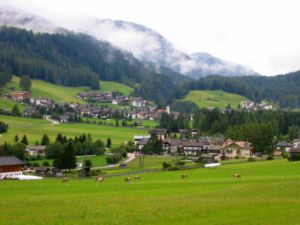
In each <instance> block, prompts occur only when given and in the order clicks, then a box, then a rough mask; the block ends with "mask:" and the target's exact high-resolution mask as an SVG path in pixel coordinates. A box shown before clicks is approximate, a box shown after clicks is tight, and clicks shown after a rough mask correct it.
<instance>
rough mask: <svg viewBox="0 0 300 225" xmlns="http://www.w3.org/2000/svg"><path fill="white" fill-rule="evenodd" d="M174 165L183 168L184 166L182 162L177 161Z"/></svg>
mask: <svg viewBox="0 0 300 225" xmlns="http://www.w3.org/2000/svg"><path fill="white" fill-rule="evenodd" d="M175 165H176V166H180V167H183V166H185V162H184V161H177V162H176V163H175Z"/></svg>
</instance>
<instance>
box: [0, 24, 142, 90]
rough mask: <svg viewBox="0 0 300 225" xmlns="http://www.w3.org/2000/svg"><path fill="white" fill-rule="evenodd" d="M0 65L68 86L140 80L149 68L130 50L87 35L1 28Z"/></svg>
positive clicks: (19, 72)
mask: <svg viewBox="0 0 300 225" xmlns="http://www.w3.org/2000/svg"><path fill="white" fill-rule="evenodd" d="M0 46H1V52H0V64H1V65H5V66H6V67H8V68H9V69H11V72H12V73H14V74H16V75H29V76H30V77H32V78H38V79H42V80H45V81H49V82H52V83H56V84H61V85H67V86H79V85H81V86H82V85H87V86H90V87H91V88H93V89H97V88H98V87H97V85H98V81H99V79H101V80H111V81H117V82H123V83H127V84H131V85H132V84H134V83H140V82H141V81H142V80H143V79H144V76H145V75H146V73H147V70H146V68H144V66H143V64H141V63H140V62H139V61H138V60H136V59H135V58H134V57H132V56H131V55H130V54H129V53H125V52H122V51H120V50H118V49H116V48H113V47H112V46H111V45H110V44H109V43H106V42H100V41H97V40H95V39H94V38H92V37H90V36H87V35H84V34H74V33H65V34H46V33H33V32H30V31H26V30H23V29H18V28H11V27H10V28H8V27H3V28H1V29H0Z"/></svg>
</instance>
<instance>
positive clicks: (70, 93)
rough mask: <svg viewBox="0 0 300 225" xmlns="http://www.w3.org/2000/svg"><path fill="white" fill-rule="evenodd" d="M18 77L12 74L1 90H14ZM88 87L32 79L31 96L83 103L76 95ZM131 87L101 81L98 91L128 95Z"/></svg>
mask: <svg viewBox="0 0 300 225" xmlns="http://www.w3.org/2000/svg"><path fill="white" fill-rule="evenodd" d="M19 82H20V78H19V77H17V76H14V77H13V79H12V81H11V82H10V83H8V84H7V85H6V88H4V89H3V90H2V92H4V93H5V92H6V93H7V92H10V90H9V88H11V87H14V88H15V89H16V90H20V88H19ZM89 90H90V89H89V88H88V87H65V86H59V85H55V84H51V83H48V82H45V81H42V80H32V87H31V91H32V95H33V97H48V98H50V99H53V100H54V101H56V102H78V103H84V101H83V100H81V99H79V98H77V97H76V95H77V94H78V93H81V92H87V91H89ZM132 90H133V89H132V88H130V87H128V86H126V85H124V84H119V83H115V82H108V81H101V82H100V91H101V92H105V91H106V92H109V91H119V92H121V93H124V94H126V95H128V94H129V93H130V92H131V91H132Z"/></svg>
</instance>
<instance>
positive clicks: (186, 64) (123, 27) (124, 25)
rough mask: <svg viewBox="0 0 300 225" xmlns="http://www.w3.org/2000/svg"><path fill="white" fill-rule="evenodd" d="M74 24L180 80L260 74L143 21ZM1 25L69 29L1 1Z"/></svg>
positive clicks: (76, 28)
mask: <svg viewBox="0 0 300 225" xmlns="http://www.w3.org/2000/svg"><path fill="white" fill-rule="evenodd" d="M80 24H83V25H77V24H73V25H72V27H66V28H67V29H69V30H74V31H75V32H82V33H86V34H89V35H92V36H94V37H96V38H97V39H98V40H105V41H108V42H109V43H111V44H112V45H114V46H116V47H118V48H121V49H123V50H126V51H128V52H130V53H132V54H133V55H134V56H135V57H136V58H137V59H139V60H141V61H142V62H143V63H145V64H147V65H148V67H150V68H151V69H152V70H155V71H156V72H159V73H164V74H166V75H169V76H170V77H175V79H176V80H178V79H182V77H181V76H179V74H184V75H186V76H189V77H193V78H199V77H203V76H207V75H211V74H218V75H222V76H241V75H249V74H252V75H253V74H256V73H255V72H254V71H253V70H252V69H251V68H249V67H246V66H242V65H238V64H234V63H229V62H225V61H223V60H220V59H218V58H215V57H211V60H210V62H209V63H208V62H207V60H206V58H207V56H206V55H205V54H207V53H197V54H192V55H189V54H186V53H184V52H182V51H179V50H177V49H176V48H174V46H173V45H172V44H171V43H170V42H169V41H168V40H167V39H166V38H164V37H163V36H162V35H161V34H159V33H158V32H156V31H154V30H152V29H150V28H147V27H145V26H143V25H140V24H136V23H132V22H125V21H118V20H110V19H92V20H90V21H86V22H82V23H80ZM0 25H7V26H16V27H21V28H26V29H31V30H34V31H37V32H46V33H65V32H67V31H66V29H63V28H59V27H61V25H60V24H59V25H55V24H52V23H50V22H48V21H46V20H45V19H43V18H40V17H38V16H35V15H32V14H30V13H27V12H23V11H20V10H17V9H14V8H12V7H7V6H1V5H0Z"/></svg>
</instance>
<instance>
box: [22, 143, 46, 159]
mask: <svg viewBox="0 0 300 225" xmlns="http://www.w3.org/2000/svg"><path fill="white" fill-rule="evenodd" d="M45 149H46V146H44V145H27V146H26V148H25V151H26V153H27V154H28V155H30V156H41V157H44V156H45Z"/></svg>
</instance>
